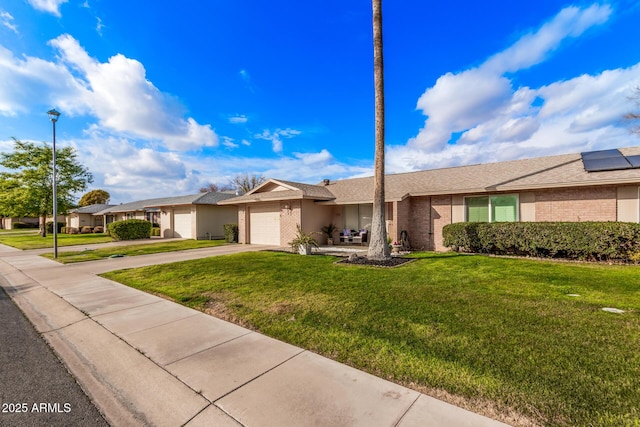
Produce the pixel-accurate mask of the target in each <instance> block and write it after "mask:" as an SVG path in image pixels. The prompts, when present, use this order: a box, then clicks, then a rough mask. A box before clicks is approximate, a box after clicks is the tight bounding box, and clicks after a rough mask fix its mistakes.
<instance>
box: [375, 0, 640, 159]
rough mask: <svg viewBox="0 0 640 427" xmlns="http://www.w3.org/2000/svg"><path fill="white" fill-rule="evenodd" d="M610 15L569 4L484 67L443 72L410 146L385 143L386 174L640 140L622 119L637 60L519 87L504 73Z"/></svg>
mask: <svg viewBox="0 0 640 427" xmlns="http://www.w3.org/2000/svg"><path fill="white" fill-rule="evenodd" d="M611 13H612V10H611V8H610V6H608V5H604V6H600V5H592V6H590V7H587V8H578V7H574V6H571V7H567V8H565V9H563V10H561V11H560V12H559V13H558V14H557V15H556V16H555V17H554V18H553V19H551V20H550V21H549V22H548V23H546V24H544V25H542V26H541V27H540V28H539V29H538V30H537V31H535V32H532V33H529V34H526V35H524V36H523V37H521V38H520V39H519V40H518V41H517V42H515V43H514V44H513V45H512V46H510V47H508V48H507V49H505V50H504V51H502V52H499V53H497V54H495V55H493V56H492V57H490V58H489V59H487V60H486V61H485V62H484V63H483V64H481V65H480V66H478V67H475V68H470V69H468V70H464V71H462V72H459V73H457V74H453V73H447V74H445V75H443V76H441V77H440V78H439V79H438V80H437V81H436V84H435V85H434V86H433V87H431V88H429V89H427V90H426V91H425V93H424V94H423V95H422V96H421V97H420V98H419V100H418V103H417V108H418V109H420V110H422V112H423V113H424V114H425V116H427V119H426V121H425V125H424V127H423V128H422V129H421V130H420V131H419V132H418V135H417V136H416V137H414V138H412V139H410V140H409V141H408V143H407V144H406V145H404V146H389V147H388V150H387V152H388V154H387V164H388V169H389V171H392V172H401V171H409V170H416V169H424V168H433V167H444V166H451V165H459V164H469V163H482V162H488V161H499V160H509V159H513V158H521V157H531V156H535V155H550V154H555V153H563V152H570V151H581V150H584V149H586V148H599V147H610V146H625V145H632V144H633V143H634V142H635V143H637V140H634V138H633V136H632V135H630V134H629V132H628V131H627V130H626V128H625V127H624V124H623V123H621V122H622V120H621V117H622V116H623V114H624V113H625V112H627V111H628V110H629V108H630V105H629V102H628V99H627V97H628V96H629V95H630V94H631V93H632V89H633V87H634V86H636V85H637V82H638V81H640V64H638V65H636V66H633V67H630V68H628V69H617V70H608V71H604V72H602V73H601V74H598V75H583V76H578V77H575V78H573V79H569V80H567V81H562V82H555V83H551V84H549V85H546V86H543V87H540V88H529V87H520V88H515V89H514V88H513V82H512V80H511V79H510V78H508V77H507V76H505V73H514V72H517V71H519V70H522V69H526V68H529V67H531V66H534V65H536V64H538V63H540V62H542V61H544V60H545V59H547V58H548V56H549V55H550V54H551V53H552V52H554V51H556V50H557V49H558V48H559V47H560V46H561V45H562V43H563V42H564V41H565V40H566V39H568V38H572V37H578V36H580V35H582V34H583V33H584V32H585V31H586V30H588V29H589V28H591V27H593V26H596V25H600V24H603V23H604V22H606V21H607V20H608V19H609V17H610V16H611ZM611 144H612V145H611Z"/></svg>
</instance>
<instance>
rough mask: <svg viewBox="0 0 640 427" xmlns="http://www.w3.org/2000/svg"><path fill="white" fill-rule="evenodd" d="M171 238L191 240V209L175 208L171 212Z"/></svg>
mask: <svg viewBox="0 0 640 427" xmlns="http://www.w3.org/2000/svg"><path fill="white" fill-rule="evenodd" d="M173 236H174V237H183V238H185V239H191V238H193V236H192V235H191V208H177V209H175V210H174V211H173Z"/></svg>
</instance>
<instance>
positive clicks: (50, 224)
mask: <svg viewBox="0 0 640 427" xmlns="http://www.w3.org/2000/svg"><path fill="white" fill-rule="evenodd" d="M66 225H67V224H66V223H64V222H59V223H58V233H60V234H62V233H61V231H62V227H64V226H66ZM47 233H53V221H47Z"/></svg>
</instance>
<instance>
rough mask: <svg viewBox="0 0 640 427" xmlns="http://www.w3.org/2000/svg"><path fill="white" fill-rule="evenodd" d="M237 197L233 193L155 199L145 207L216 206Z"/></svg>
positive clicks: (210, 193) (211, 193)
mask: <svg viewBox="0 0 640 427" xmlns="http://www.w3.org/2000/svg"><path fill="white" fill-rule="evenodd" d="M233 197H236V195H235V194H231V193H214V192H209V193H198V194H190V195H188V196H177V197H165V198H163V199H154V201H153V202H151V203H147V204H146V205H145V207H159V206H176V205H216V204H218V202H221V201H222V200H226V199H231V198H233Z"/></svg>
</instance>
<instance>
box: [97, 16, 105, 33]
mask: <svg viewBox="0 0 640 427" xmlns="http://www.w3.org/2000/svg"><path fill="white" fill-rule="evenodd" d="M103 28H104V24H103V23H102V19H100V18H98V17H96V32H97V33H98V34H100V35H102V29H103Z"/></svg>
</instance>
